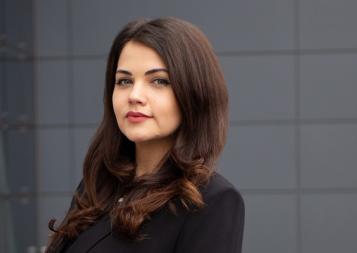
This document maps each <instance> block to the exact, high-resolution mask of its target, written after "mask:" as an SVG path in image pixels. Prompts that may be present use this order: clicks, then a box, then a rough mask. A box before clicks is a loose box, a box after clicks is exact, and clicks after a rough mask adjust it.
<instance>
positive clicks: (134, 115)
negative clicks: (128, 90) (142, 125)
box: [126, 111, 150, 118]
mask: <svg viewBox="0 0 357 253" xmlns="http://www.w3.org/2000/svg"><path fill="white" fill-rule="evenodd" d="M126 117H146V118H150V116H148V115H146V114H144V113H141V112H133V111H130V112H128V113H127V114H126Z"/></svg>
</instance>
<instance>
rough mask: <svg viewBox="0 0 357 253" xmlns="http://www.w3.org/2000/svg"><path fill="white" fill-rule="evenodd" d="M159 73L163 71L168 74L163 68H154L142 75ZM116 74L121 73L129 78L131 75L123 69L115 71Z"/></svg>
mask: <svg viewBox="0 0 357 253" xmlns="http://www.w3.org/2000/svg"><path fill="white" fill-rule="evenodd" d="M160 71H164V72H166V73H169V71H168V70H167V69H165V68H156V69H150V70H148V71H146V72H145V74H144V75H151V74H153V73H156V72H160ZM116 73H122V74H126V75H129V76H132V75H133V74H132V73H131V72H130V71H128V70H124V69H117V71H116Z"/></svg>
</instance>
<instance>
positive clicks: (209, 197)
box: [56, 173, 245, 253]
mask: <svg viewBox="0 0 357 253" xmlns="http://www.w3.org/2000/svg"><path fill="white" fill-rule="evenodd" d="M201 193H202V196H203V200H204V202H205V203H206V206H205V207H204V208H203V209H200V210H199V211H197V212H187V211H186V212H179V214H178V215H177V216H175V215H174V214H172V213H170V211H169V210H168V208H167V207H165V208H161V209H160V210H159V211H158V212H155V213H154V214H153V215H151V219H150V220H146V221H145V222H144V223H143V226H142V227H141V230H140V231H141V232H142V233H144V234H147V235H148V236H149V237H150V238H149V239H145V240H143V241H139V242H133V241H129V240H128V239H125V238H123V237H121V236H120V235H117V234H115V233H112V232H111V225H110V218H109V216H108V215H106V216H103V217H102V218H101V219H100V220H99V221H98V222H97V223H95V224H94V225H92V226H91V227H89V228H88V229H87V230H85V231H84V232H82V233H81V234H80V235H79V236H78V237H77V239H76V240H75V241H74V242H73V243H68V242H67V244H66V243H63V244H62V245H61V247H60V248H58V249H57V250H56V252H65V253H85V252H89V253H99V252H100V253H112V252H113V253H114V252H115V253H141V252H142V253H170V252H172V253H240V252H241V249H242V239H243V228H244V215H245V209H244V201H243V199H242V196H241V194H240V193H239V192H238V190H237V189H236V188H235V187H234V186H233V185H232V184H231V183H230V182H228V181H227V179H225V178H224V177H223V176H222V175H220V174H219V173H216V174H215V175H213V176H212V178H211V180H210V182H209V184H208V185H207V186H206V187H204V188H202V189H201Z"/></svg>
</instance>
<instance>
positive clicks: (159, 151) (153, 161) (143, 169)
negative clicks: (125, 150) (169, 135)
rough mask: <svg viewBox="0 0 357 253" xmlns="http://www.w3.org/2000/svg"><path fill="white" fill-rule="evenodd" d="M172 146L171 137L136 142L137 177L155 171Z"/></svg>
mask: <svg viewBox="0 0 357 253" xmlns="http://www.w3.org/2000/svg"><path fill="white" fill-rule="evenodd" d="M171 146H172V140H171V139H165V140H153V141H149V142H140V143H135V157H136V164H137V167H136V177H140V176H141V175H144V174H151V173H154V172H155V171H156V169H157V168H156V166H157V165H158V164H159V162H160V160H161V159H162V158H163V157H164V155H165V154H166V153H167V152H168V151H169V149H170V148H171Z"/></svg>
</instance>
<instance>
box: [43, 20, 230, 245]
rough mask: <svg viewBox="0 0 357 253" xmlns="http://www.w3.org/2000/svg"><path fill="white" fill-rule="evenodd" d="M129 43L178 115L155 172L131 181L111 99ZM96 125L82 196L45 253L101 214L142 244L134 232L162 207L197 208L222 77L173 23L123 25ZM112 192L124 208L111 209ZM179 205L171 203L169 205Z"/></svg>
mask: <svg viewBox="0 0 357 253" xmlns="http://www.w3.org/2000/svg"><path fill="white" fill-rule="evenodd" d="M128 41H136V42H140V43H143V44H144V45H146V46H148V47H150V48H152V49H154V50H155V51H156V52H157V53H158V54H159V55H160V56H161V58H162V60H163V61H164V63H165V65H166V66H167V68H168V71H169V79H170V83H171V85H172V88H173V91H174V94H175V97H176V99H177V102H178V105H179V107H180V110H181V112H182V122H181V125H180V126H179V128H178V129H177V131H176V132H175V143H174V145H173V146H172V148H171V149H170V150H169V151H168V153H167V154H166V155H165V156H164V157H163V158H162V160H161V161H160V163H159V165H158V170H157V172H156V173H153V174H150V175H144V176H142V177H140V178H139V179H137V178H135V166H136V162H135V143H133V142H131V141H130V140H128V139H127V138H126V136H125V135H124V134H123V133H122V132H121V131H120V129H119V127H118V125H117V121H116V118H115V114H114V110H113V104H112V94H113V89H114V85H115V84H114V83H115V71H116V68H117V62H118V59H119V56H120V53H121V50H122V49H123V47H124V45H125V44H126V43H127V42H128ZM103 102H104V115H103V119H102V121H101V123H100V125H99V127H98V129H97V131H96V133H95V135H94V136H93V137H92V139H91V144H90V146H89V149H88V152H87V154H86V156H85V160H84V164H83V181H82V184H83V186H82V190H81V191H77V192H76V193H75V194H74V198H73V202H72V203H73V206H72V208H71V209H70V210H69V211H68V213H67V214H66V216H65V217H64V219H63V221H62V223H61V224H60V225H59V226H58V228H56V229H55V228H54V221H55V220H51V221H50V222H49V227H50V229H51V230H52V231H54V232H55V233H53V234H52V236H51V240H50V243H49V247H48V250H51V248H52V249H53V248H55V247H56V246H58V244H59V243H60V241H61V240H63V239H64V238H66V239H74V238H76V237H77V236H78V234H79V233H80V232H82V231H83V230H85V229H86V228H87V227H88V226H89V225H91V224H93V223H94V222H95V221H96V220H97V219H98V218H100V217H101V216H102V215H104V214H107V213H109V214H110V218H111V221H112V223H113V229H114V230H115V231H117V232H118V233H121V234H123V235H125V236H127V237H129V238H132V239H136V240H142V239H143V236H142V235H140V234H139V233H138V231H139V228H140V225H141V224H142V223H143V222H144V221H145V220H146V219H147V218H149V217H150V214H152V213H153V212H155V211H157V210H158V209H160V208H161V207H163V206H164V205H166V204H167V205H168V206H169V208H170V210H171V211H172V212H173V213H175V210H176V209H175V208H176V206H177V205H175V204H174V203H180V204H182V205H183V206H184V207H185V208H186V209H187V210H190V207H198V208H201V207H203V206H204V202H203V199H202V195H201V193H200V190H199V187H201V186H202V185H205V184H207V183H208V181H209V179H210V177H211V176H212V174H213V173H214V171H215V163H216V161H217V159H218V156H219V154H220V153H221V151H222V150H223V147H224V144H225V141H226V134H227V125H228V94H227V88H226V84H225V80H224V77H223V74H222V70H221V68H220V66H219V63H218V60H217V57H216V55H215V53H214V51H213V48H212V46H211V44H210V43H209V41H208V40H207V38H206V37H205V35H204V34H203V33H202V32H201V31H200V30H199V29H198V28H197V27H196V26H194V25H192V24H190V23H189V22H187V21H183V20H180V19H177V18H172V17H169V18H159V19H154V20H147V19H140V20H136V21H133V22H130V23H128V24H127V25H126V26H125V27H124V28H123V30H121V31H120V33H119V34H118V35H117V36H116V37H115V39H114V42H113V44H112V47H111V50H110V53H109V57H108V61H107V69H106V81H105V90H104V101H103ZM118 189H121V190H122V192H124V193H125V194H126V195H125V198H124V201H123V202H121V203H120V204H114V203H117V201H116V200H117V198H118V196H117V195H118ZM174 198H175V199H176V200H177V199H178V200H179V202H174V201H173V199H174Z"/></svg>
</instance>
